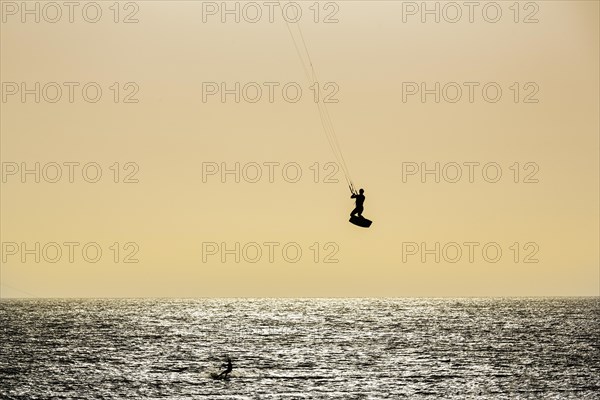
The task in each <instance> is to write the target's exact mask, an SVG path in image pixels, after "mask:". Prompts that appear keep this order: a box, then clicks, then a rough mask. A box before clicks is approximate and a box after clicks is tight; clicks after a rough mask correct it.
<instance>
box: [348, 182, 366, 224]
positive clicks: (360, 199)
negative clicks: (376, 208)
mask: <svg viewBox="0 0 600 400" xmlns="http://www.w3.org/2000/svg"><path fill="white" fill-rule="evenodd" d="M364 192H365V191H364V190H363V189H360V190H359V191H358V194H356V193H352V196H350V198H351V199H356V208H354V210H352V212H351V213H350V216H351V217H354V214H358V217H359V218H362V217H363V216H362V212H363V211H364V207H363V204H364V202H365V196H364V194H363V193H364Z"/></svg>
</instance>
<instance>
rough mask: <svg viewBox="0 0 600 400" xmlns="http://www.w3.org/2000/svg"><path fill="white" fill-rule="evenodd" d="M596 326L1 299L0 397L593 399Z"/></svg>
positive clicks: (598, 376)
mask: <svg viewBox="0 0 600 400" xmlns="http://www.w3.org/2000/svg"><path fill="white" fill-rule="evenodd" d="M599 327H600V300H599V299H598V298H573V299H566V298H546V299H509V298H506V299H504V298H503V299H181V300H169V299H126V300H121V299H107V300H42V299H35V300H2V301H0V398H2V399H27V400H30V399H598V398H600V397H599V394H598V393H599V392H600V328H599ZM226 355H229V356H230V357H231V358H232V360H233V366H234V369H233V372H232V374H231V377H230V379H229V380H214V379H212V378H211V373H215V372H218V371H219V370H221V365H222V364H223V363H224V360H225V356H226Z"/></svg>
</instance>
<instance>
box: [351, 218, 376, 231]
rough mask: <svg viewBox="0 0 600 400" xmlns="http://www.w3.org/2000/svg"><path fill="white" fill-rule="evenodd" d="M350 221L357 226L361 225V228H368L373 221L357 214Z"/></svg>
mask: <svg viewBox="0 0 600 400" xmlns="http://www.w3.org/2000/svg"><path fill="white" fill-rule="evenodd" d="M350 222H351V223H353V224H354V225H356V226H360V227H361V228H368V227H370V226H371V224H372V223H373V222H372V221H371V220H369V219H366V218H365V217H357V216H356V215H353V216H351V217H350Z"/></svg>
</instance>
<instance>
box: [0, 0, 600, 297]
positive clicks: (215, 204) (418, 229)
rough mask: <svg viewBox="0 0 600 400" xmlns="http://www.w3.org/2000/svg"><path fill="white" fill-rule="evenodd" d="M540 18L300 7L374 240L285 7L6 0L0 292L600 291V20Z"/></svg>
mask: <svg viewBox="0 0 600 400" xmlns="http://www.w3.org/2000/svg"><path fill="white" fill-rule="evenodd" d="M525 3H526V2H521V3H520V5H519V7H514V6H513V2H497V3H492V2H480V3H478V5H477V6H476V7H474V8H473V9H472V10H469V9H468V8H467V7H465V6H462V7H461V8H456V7H454V6H453V5H452V6H449V5H448V3H445V2H440V3H434V2H431V3H428V4H429V7H430V9H431V10H434V7H436V4H438V6H437V7H438V10H439V13H440V14H439V22H436V21H435V17H436V15H434V14H427V13H423V12H422V11H423V10H421V9H420V7H421V2H394V1H349V2H330V3H327V4H325V2H323V3H320V5H319V7H317V8H315V7H314V5H313V2H298V3H295V4H296V5H297V6H298V7H299V8H300V9H301V10H302V17H301V19H300V24H301V26H302V31H303V33H304V39H305V41H306V44H307V46H308V48H309V50H310V55H311V58H312V61H313V63H314V67H315V68H316V70H317V72H318V74H319V78H320V79H321V85H320V87H321V91H320V94H323V95H326V94H330V93H331V92H332V90H333V89H332V88H335V87H337V88H338V89H339V91H337V93H336V94H335V95H334V98H335V99H337V100H338V102H337V103H330V104H328V109H329V113H330V115H331V119H332V121H333V124H334V125H335V129H336V132H337V138H338V141H339V145H340V146H341V148H342V149H343V154H344V158H345V160H346V163H347V164H348V167H349V169H350V172H351V174H352V178H353V179H354V181H355V182H356V184H357V186H358V187H364V188H365V191H366V193H365V194H366V203H365V213H364V215H365V216H366V217H367V218H370V219H372V220H373V221H374V222H373V225H372V227H371V228H370V229H368V230H365V229H362V228H358V227H355V226H353V225H351V224H349V223H348V214H349V212H350V210H352V208H353V206H354V204H353V201H352V200H351V199H350V198H349V196H350V192H349V190H348V188H347V187H346V186H345V183H344V179H343V175H342V174H341V172H339V171H338V172H337V174H335V175H334V176H333V177H334V178H337V179H338V180H339V181H340V182H339V183H327V182H325V180H327V176H328V174H329V173H332V172H335V170H334V169H332V167H331V165H330V164H327V163H330V162H334V161H336V159H335V157H334V156H333V153H332V151H331V149H330V147H329V145H328V143H327V140H326V136H325V135H324V133H323V128H322V126H321V122H320V120H319V113H318V109H317V106H316V105H315V103H314V101H313V94H314V93H313V91H311V89H310V88H309V83H308V81H307V80H306V77H305V74H304V72H303V69H302V64H301V63H300V61H299V58H298V55H297V54H296V50H295V48H294V42H293V41H292V39H291V37H290V33H289V32H288V29H287V27H286V24H285V22H284V19H283V17H282V14H281V8H280V7H279V4H277V3H269V4H270V5H265V4H263V2H257V3H251V4H249V3H244V2H242V3H239V4H238V6H237V7H239V8H238V10H239V12H240V21H239V22H235V20H234V18H235V15H234V14H226V13H225V14H223V13H222V11H223V10H221V9H220V7H221V2H216V3H212V2H201V1H180V2H175V1H170V2H167V1H140V2H130V3H127V4H126V3H125V2H122V3H119V4H120V7H119V9H118V14H117V13H116V11H117V9H116V8H115V7H114V6H112V5H113V2H97V3H93V4H90V3H89V2H83V3H78V4H79V5H78V6H77V7H75V8H74V9H73V10H71V12H72V18H73V22H69V9H68V8H66V7H63V8H62V9H60V10H57V9H55V8H51V7H48V6H46V7H44V5H45V4H46V3H35V2H29V3H27V4H28V5H29V7H31V9H32V10H33V9H34V7H35V4H38V7H39V18H40V21H39V22H35V17H36V15H35V13H34V14H27V13H26V12H25V13H24V12H23V10H22V9H21V7H22V4H24V3H21V2H7V1H2V2H1V3H0V5H1V6H2V24H1V32H0V35H1V38H0V46H1V61H0V66H1V77H0V78H1V79H0V80H1V81H2V103H1V158H2V163H3V164H2V172H3V182H2V193H1V201H2V203H1V212H2V219H1V235H2V238H1V241H2V243H3V248H2V256H3V259H2V268H1V285H2V286H1V293H0V295H1V296H2V297H15V296H16V297H20V296H38V297H70V296H78V297H86V296H93V297H98V296H119V297H120V296H131V297H133V296H177V297H179V296H181V297H184V296H513V295H515V296H538V295H586V296H587V295H598V294H599V291H600V272H599V250H598V242H599V218H600V216H599V198H598V194H599V172H598V171H599V163H598V151H599V140H598V137H599V129H600V128H599V111H598V110H599V107H600V104H599V75H600V74H599V65H598V60H599V48H600V44H599V20H598V16H599V3H598V2H595V1H540V2H529V3H528V5H526V4H525ZM94 4H95V5H94ZM227 4H228V7H230V10H234V9H235V7H236V5H235V4H236V3H235V2H228V3H227ZM453 4H462V2H458V3H453ZM96 5H97V7H96ZM256 5H258V9H260V11H261V12H262V18H261V19H260V20H259V21H258V22H255V23H253V22H251V20H252V19H254V18H255V16H256V15H257V14H256V10H257V7H256ZM111 7H113V8H111ZM269 7H273V10H274V17H273V18H274V21H273V22H269V15H268V13H269ZM287 7H288V8H286V10H288V12H289V14H288V17H289V16H290V15H291V17H289V18H290V19H292V18H293V15H294V11H295V10H296V8H294V7H295V5H291V6H287ZM290 7H291V8H290ZM311 7H312V8H311ZM511 7H512V8H511ZM84 9H85V11H84ZM98 9H100V10H101V14H100V17H98V18H99V21H98V22H95V23H93V22H88V21H93V20H94V19H96V18H97V17H96V15H98V14H96V13H97V11H98ZM317 9H318V10H319V12H318V15H317V14H316V10H317ZM57 11H60V13H61V14H60V17H59V14H57ZM498 11H500V13H501V14H497V12H498ZM457 12H459V13H460V17H459V14H457ZM470 12H471V16H470V15H469V14H470ZM315 17H318V22H315ZM470 17H472V22H470V21H469V18H470ZM59 18H60V20H59V21H58V22H52V20H54V19H59ZM127 18H128V19H129V21H130V22H132V23H124V22H123V20H124V19H127ZM222 18H225V22H222ZM325 18H329V20H335V19H337V22H333V21H330V23H324V22H323V19H325ZM22 19H25V22H22ZM86 19H87V20H88V21H86ZM115 19H116V20H117V21H118V22H114V21H115ZM136 19H137V22H134V20H136ZM423 19H424V22H423ZM496 19H498V21H497V22H494V21H495V20H496ZM454 20H456V21H455V22H453V21H454ZM515 20H516V21H517V22H515ZM536 20H537V22H535V21H536ZM525 21H527V22H528V23H525ZM291 26H292V27H294V25H293V23H292V25H291ZM297 39H298V38H297ZM36 82H39V89H37V90H36V86H35V84H36ZM52 82H54V83H52ZM69 82H71V83H69ZM236 82H239V85H240V90H239V92H238V94H239V95H240V101H239V102H236V101H235V93H234V92H235V87H236V86H235V85H236ZM327 82H332V83H333V84H334V85H330V86H327V87H325V84H326V83H327ZM436 82H439V89H438V90H437V93H436ZM115 83H116V84H115ZM222 84H223V85H224V88H225V89H228V90H230V92H229V93H230V94H228V95H226V96H225V101H224V102H223V101H222V100H221V96H220V94H221V93H217V94H214V95H209V92H207V90H208V89H209V88H214V87H216V88H217V89H218V90H219V91H220V90H221V86H222ZM286 84H287V85H288V86H286V87H287V89H289V91H288V92H286V94H287V95H289V96H290V97H291V96H293V95H294V88H295V87H297V86H300V87H301V89H302V95H301V97H300V98H299V100H298V101H297V102H292V101H291V100H290V97H288V100H286V99H285V98H284V93H283V89H282V88H283V87H284V86H285V85H286ZM84 87H85V90H84ZM98 87H99V88H100V89H101V90H102V93H101V96H100V97H98V99H97V100H98V101H97V102H95V103H94V102H92V101H95V97H96V91H97V88H98ZM257 87H259V88H261V90H262V97H261V98H260V99H259V100H258V101H256V102H254V103H253V102H251V101H250V100H252V99H253V98H254V97H255V94H256V88H257ZM269 87H272V88H273V96H274V98H273V102H270V101H269ZM290 87H291V89H290ZM57 88H59V89H60V91H61V94H60V96H59V95H58V93H59V92H58V91H57ZM244 88H245V89H244ZM484 88H485V90H484ZM498 88H499V89H500V90H501V92H502V93H501V96H500V97H497V96H496V94H497V90H498ZM423 89H424V90H426V91H428V92H425V93H429V94H425V95H424V98H422V97H421V94H422V90H423ZM23 90H25V91H26V92H25V94H23ZM27 90H29V92H27ZM70 90H72V96H73V99H72V100H73V101H72V102H70V101H69V100H70V99H69V94H70V93H69V91H70ZM457 90H460V91H461V94H462V96H461V97H460V98H459V97H458V94H459V92H458V91H457ZM470 90H472V92H471V93H470ZM415 91H416V92H415ZM27 93H29V94H27ZM232 93H233V94H232ZM290 93H291V94H290ZM203 94H204V95H205V97H206V99H205V101H204V100H203ZM436 94H437V95H439V102H436V101H435V100H436V99H435V97H436ZM470 94H471V95H472V99H469V97H470V96H469V95H470ZM38 95H39V102H36V98H35V97H36V96H38ZM22 96H23V97H22ZM85 96H87V97H85ZM486 96H487V97H486ZM115 98H116V99H117V100H118V102H115ZM54 100H56V102H54V103H53V102H52V101H54ZM125 100H127V101H134V100H135V101H137V102H124V101H125ZM471 100H472V101H471ZM23 163H24V164H23ZM36 163H39V175H40V176H39V180H40V182H39V183H36V182H35V178H36V177H35V173H30V174H26V175H25V176H24V177H23V176H22V175H21V172H22V169H23V167H25V168H28V169H29V170H35V166H36ZM65 163H66V164H65ZM75 163H79V164H75ZM115 163H118V164H115ZM236 163H237V165H239V176H238V177H239V180H240V182H239V183H237V182H235V180H236V176H235V173H234V172H232V173H229V174H226V175H224V176H222V175H221V172H222V171H221V170H222V168H223V167H225V168H227V169H228V170H235V168H236ZM315 163H317V164H315ZM436 163H439V180H440V182H439V183H437V182H436V181H435V180H436V179H435V174H434V173H430V174H427V175H425V176H424V180H425V182H422V180H423V177H422V176H421V170H422V168H423V167H425V168H427V169H429V170H435V168H436ZM515 163H518V164H515ZM57 164H58V165H59V166H60V167H61V173H62V176H61V177H60V178H56V179H55V175H56V171H57V169H56V165H57ZM257 165H258V166H260V167H261V173H262V175H261V176H260V177H259V178H256V179H255V176H256V171H257V169H256V166H257ZM84 166H86V169H85V177H84V176H83V175H82V171H83V167H84ZM457 166H459V167H460V170H461V173H462V175H461V176H460V177H456V172H457ZM215 167H217V168H218V171H215ZM284 167H285V172H284ZM415 167H417V168H418V169H419V170H418V171H414V168H415ZM484 167H485V169H484ZM70 168H71V171H73V173H74V174H73V182H69V171H70ZM98 170H101V173H102V176H101V177H99V178H98V181H97V182H96V183H92V182H88V181H94V180H96V178H95V176H96V172H97V171H98ZM298 170H299V171H300V172H301V173H302V175H301V177H299V178H298V179H299V180H298V181H297V182H292V181H294V180H296V173H297V171H298ZM484 170H485V172H484ZM116 171H118V172H119V173H118V175H117V174H116ZM270 171H271V172H273V176H272V181H273V182H270V181H269V172H270ZM403 171H404V172H410V171H413V172H415V174H414V175H406V174H405V176H404V177H403ZM470 171H471V172H473V175H472V182H470V179H469V172H470ZM498 171H501V174H502V175H501V176H500V177H499V178H496V174H497V172H498ZM203 172H204V176H203ZM316 172H318V174H317V175H315V174H316ZM208 173H214V174H213V175H210V174H208ZM136 179H137V180H138V182H137V183H136V182H131V181H134V180H136ZM315 179H316V180H317V181H318V183H315V182H314V180H315ZM496 179H497V182H493V181H495V180H496ZM53 180H58V182H56V183H52V182H51V181H53ZM86 180H87V181H86ZM115 180H116V181H117V183H115ZM254 180H258V181H257V182H253V181H254ZM515 180H516V181H517V182H515ZM23 181H24V182H23ZM125 181H130V182H128V183H126V182H125ZM453 181H456V182H453ZM36 243H39V250H36ZM54 243H56V244H54ZM65 243H67V244H65ZM69 243H75V244H69ZM114 243H117V245H114ZM236 243H238V244H239V245H236ZM315 243H316V245H315ZM436 243H438V244H439V247H438V250H437V251H436ZM515 243H516V244H515ZM86 244H87V246H86ZM236 246H239V247H238V248H236ZM84 247H85V251H83V248H84ZM57 248H58V249H60V251H61V252H62V253H61V254H57ZM98 248H100V249H101V251H102V254H101V255H100V256H99V257H97V256H96V251H97V249H98ZM484 248H485V250H484ZM70 249H72V251H73V254H72V258H73V260H72V262H71V261H70V260H69V250H70ZM117 249H119V250H118V252H117ZM236 249H237V250H236ZM284 249H285V251H284ZM298 249H300V250H301V252H302V253H301V255H299V256H298V257H297V254H296V252H297V251H298ZM498 249H500V250H501V252H502V253H501V255H497V253H496V252H497V251H498ZM257 250H260V251H261V252H262V254H260V257H259V254H258V253H257ZM271 251H272V254H270V252H271ZM457 251H461V252H462V254H458V253H457ZM471 251H472V253H471V254H470V252H471ZM133 253H135V254H133ZM36 256H37V257H39V258H40V260H39V262H36V260H35V258H36ZM129 256H130V257H129ZM236 256H237V257H239V262H236V260H235V258H236ZM270 256H272V262H271V261H270V259H269V258H270ZM436 256H437V257H439V262H436ZM470 256H472V260H470ZM128 257H129V259H130V260H138V262H137V263H126V262H124V261H126V260H127V259H128ZM23 258H24V261H23ZM95 258H98V260H97V262H92V261H94V259H95ZM222 258H224V262H223V259H222ZM296 259H298V260H297V261H296ZM52 261H56V262H52ZM115 261H118V262H115ZM253 261H256V262H253ZM293 261H296V262H293ZM326 261H337V262H326ZM525 261H537V262H525Z"/></svg>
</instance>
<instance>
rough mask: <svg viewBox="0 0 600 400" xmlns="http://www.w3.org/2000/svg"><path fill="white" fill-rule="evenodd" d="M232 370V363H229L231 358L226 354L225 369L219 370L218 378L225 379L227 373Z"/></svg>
mask: <svg viewBox="0 0 600 400" xmlns="http://www.w3.org/2000/svg"><path fill="white" fill-rule="evenodd" d="M232 370H233V364H232V363H231V358H230V357H229V356H227V369H226V370H225V371H223V372H221V373H220V374H219V375H218V378H223V379H227V375H229V373H230V372H231V371H232Z"/></svg>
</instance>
